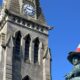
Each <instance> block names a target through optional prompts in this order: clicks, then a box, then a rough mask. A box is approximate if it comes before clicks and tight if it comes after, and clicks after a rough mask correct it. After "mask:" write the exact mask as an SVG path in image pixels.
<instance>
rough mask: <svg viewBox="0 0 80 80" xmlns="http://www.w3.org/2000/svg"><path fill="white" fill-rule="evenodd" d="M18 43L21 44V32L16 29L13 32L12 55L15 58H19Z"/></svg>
mask: <svg viewBox="0 0 80 80" xmlns="http://www.w3.org/2000/svg"><path fill="white" fill-rule="evenodd" d="M20 45H21V32H20V31H18V32H16V34H15V43H14V54H15V55H14V56H15V58H17V59H19V58H20Z"/></svg>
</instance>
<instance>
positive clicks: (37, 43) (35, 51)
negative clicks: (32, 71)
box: [34, 38, 39, 63]
mask: <svg viewBox="0 0 80 80" xmlns="http://www.w3.org/2000/svg"><path fill="white" fill-rule="evenodd" d="M38 51H39V38H36V39H35V40H34V63H37V62H38Z"/></svg>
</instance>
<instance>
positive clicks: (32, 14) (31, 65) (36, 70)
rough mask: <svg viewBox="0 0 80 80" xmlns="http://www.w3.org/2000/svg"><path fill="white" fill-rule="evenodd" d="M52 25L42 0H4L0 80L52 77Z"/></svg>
mask: <svg viewBox="0 0 80 80" xmlns="http://www.w3.org/2000/svg"><path fill="white" fill-rule="evenodd" d="M50 29H51V27H49V26H47V24H46V22H45V19H44V15H43V13H42V10H41V8H40V3H39V0H3V6H2V9H1V11H0V80H51V76H50V61H51V56H50V49H49V48H48V31H49V30H50Z"/></svg>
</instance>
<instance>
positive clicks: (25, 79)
mask: <svg viewBox="0 0 80 80" xmlns="http://www.w3.org/2000/svg"><path fill="white" fill-rule="evenodd" d="M22 80H30V78H29V76H28V75H27V76H26V77H24V78H23V79H22Z"/></svg>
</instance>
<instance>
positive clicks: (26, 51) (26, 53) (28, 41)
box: [24, 35, 31, 61]
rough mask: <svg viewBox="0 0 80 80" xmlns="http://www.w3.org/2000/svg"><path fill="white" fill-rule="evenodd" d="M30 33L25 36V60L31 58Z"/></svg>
mask: <svg viewBox="0 0 80 80" xmlns="http://www.w3.org/2000/svg"><path fill="white" fill-rule="evenodd" d="M30 40H31V39H30V35H27V36H26V38H25V55H24V60H25V61H26V60H29V47H30Z"/></svg>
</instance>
